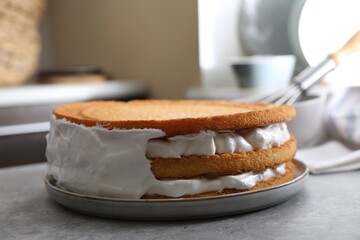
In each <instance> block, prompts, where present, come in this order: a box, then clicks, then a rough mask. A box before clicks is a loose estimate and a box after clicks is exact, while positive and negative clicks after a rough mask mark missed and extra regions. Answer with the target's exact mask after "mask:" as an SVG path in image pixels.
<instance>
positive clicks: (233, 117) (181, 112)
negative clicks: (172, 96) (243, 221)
mask: <svg viewBox="0 0 360 240" xmlns="http://www.w3.org/2000/svg"><path fill="white" fill-rule="evenodd" d="M53 113H54V114H55V116H56V118H57V119H62V118H65V119H67V120H68V121H70V122H73V123H77V124H83V125H85V126H89V127H91V126H95V125H102V126H104V127H105V128H108V129H112V128H121V129H133V128H139V129H142V128H156V129H161V130H163V131H164V132H165V133H166V134H167V136H173V135H181V134H187V133H196V132H199V131H201V130H213V131H221V130H235V129H242V128H252V127H258V126H264V125H268V124H273V123H279V122H286V121H289V120H291V119H293V118H294V117H295V115H296V113H295V109H294V107H293V106H289V105H282V106H276V105H273V104H267V103H245V102H230V101H212V100H137V101H129V102H121V101H96V102H85V103H73V104H65V105H62V106H59V107H57V108H56V109H55V110H54V111H53Z"/></svg>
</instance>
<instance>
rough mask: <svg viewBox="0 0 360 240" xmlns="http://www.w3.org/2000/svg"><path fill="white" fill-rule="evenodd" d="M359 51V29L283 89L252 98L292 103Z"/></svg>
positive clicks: (270, 101)
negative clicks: (343, 43) (334, 50)
mask: <svg viewBox="0 0 360 240" xmlns="http://www.w3.org/2000/svg"><path fill="white" fill-rule="evenodd" d="M356 51H360V31H358V32H357V33H356V34H355V35H354V36H352V37H351V39H350V40H349V41H348V42H347V43H346V44H345V45H344V46H343V47H341V48H340V49H339V50H337V51H336V52H334V53H332V54H329V55H328V56H327V57H326V58H325V59H324V60H323V61H321V62H320V63H319V64H317V65H316V66H314V67H307V68H305V69H304V70H303V71H301V72H300V73H299V74H298V75H296V76H295V77H294V78H293V81H292V84H290V85H289V86H288V87H287V88H285V89H280V90H278V91H276V92H275V93H272V94H270V95H268V96H265V97H264V96H262V97H261V98H257V99H252V100H253V101H254V100H255V101H257V102H268V103H274V104H277V105H281V104H294V103H295V102H297V101H298V100H299V99H300V97H301V96H302V95H303V94H304V93H305V91H306V90H308V89H309V88H310V87H311V86H313V85H314V84H315V83H317V82H318V81H319V80H320V79H321V78H323V77H324V76H325V75H326V74H327V73H329V72H331V71H332V70H334V69H335V68H336V67H337V66H338V65H339V64H340V62H342V61H343V60H344V59H345V58H347V57H348V56H349V55H351V54H352V53H354V52H356Z"/></svg>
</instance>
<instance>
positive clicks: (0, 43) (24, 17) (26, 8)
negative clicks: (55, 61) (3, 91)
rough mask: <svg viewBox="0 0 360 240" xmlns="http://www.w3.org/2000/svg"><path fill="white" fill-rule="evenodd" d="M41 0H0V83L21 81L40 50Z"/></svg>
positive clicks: (29, 70)
mask: <svg viewBox="0 0 360 240" xmlns="http://www.w3.org/2000/svg"><path fill="white" fill-rule="evenodd" d="M44 5H45V2H44V0H0V86H9V85H17V84H22V83H24V82H25V81H26V80H27V79H28V78H29V77H30V76H31V75H32V74H33V73H34V71H35V70H36V68H37V64H38V58H39V54H40V37H39V33H38V24H39V20H40V18H41V16H42V12H43V10H44Z"/></svg>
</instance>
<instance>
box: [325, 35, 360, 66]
mask: <svg viewBox="0 0 360 240" xmlns="http://www.w3.org/2000/svg"><path fill="white" fill-rule="evenodd" d="M357 51H360V31H358V32H357V33H356V34H355V35H354V36H352V37H351V38H350V40H349V41H347V43H346V44H345V45H344V46H342V47H341V48H340V49H339V50H337V51H336V52H334V53H332V54H330V57H331V58H332V59H334V60H335V62H336V64H337V65H338V64H339V63H340V62H341V61H343V60H344V59H345V58H347V57H348V56H350V55H351V54H352V53H354V52H357Z"/></svg>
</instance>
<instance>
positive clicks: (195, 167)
mask: <svg viewBox="0 0 360 240" xmlns="http://www.w3.org/2000/svg"><path fill="white" fill-rule="evenodd" d="M295 152H296V141H295V138H294V136H292V137H291V139H290V140H289V141H287V142H286V143H285V144H283V145H281V146H280V147H273V148H269V149H262V150H255V151H251V152H239V153H225V154H215V155H211V156H189V157H182V158H168V159H164V158H156V159H151V171H152V172H153V174H154V176H155V177H156V178H157V179H167V178H170V179H188V178H195V177H199V176H202V175H211V176H224V175H234V174H239V173H243V172H250V171H261V170H263V169H265V168H267V167H271V166H274V165H276V164H281V163H285V162H288V161H291V160H292V159H293V158H294V156H295Z"/></svg>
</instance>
